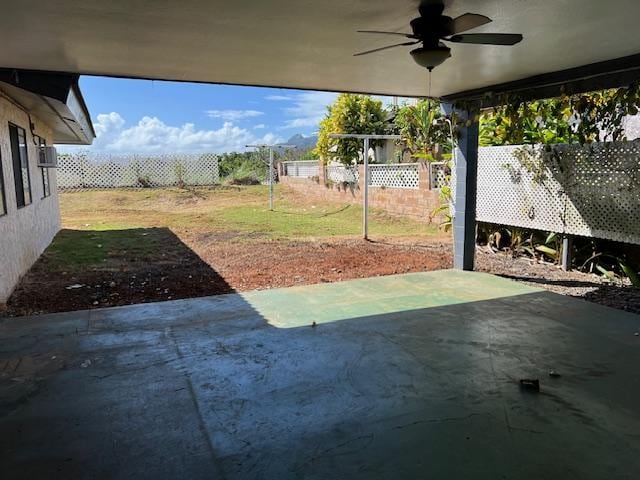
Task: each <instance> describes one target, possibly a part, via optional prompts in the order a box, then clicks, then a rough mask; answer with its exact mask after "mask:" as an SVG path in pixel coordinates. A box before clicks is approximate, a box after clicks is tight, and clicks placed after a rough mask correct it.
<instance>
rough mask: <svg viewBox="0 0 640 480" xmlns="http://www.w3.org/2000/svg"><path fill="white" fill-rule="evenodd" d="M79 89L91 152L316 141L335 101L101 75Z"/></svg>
mask: <svg viewBox="0 0 640 480" xmlns="http://www.w3.org/2000/svg"><path fill="white" fill-rule="evenodd" d="M80 88H81V90H82V93H83V95H84V98H85V101H86V103H87V106H88V108H89V111H90V113H91V118H92V120H93V123H94V126H95V129H96V133H97V136H98V137H97V138H96V140H95V141H94V144H93V145H92V146H91V147H90V149H91V150H95V151H101V152H112V153H124V152H158V153H160V152H162V153H167V152H176V151H213V152H225V151H234V150H235V151H237V150H243V149H244V145H246V144H247V143H256V142H265V143H274V142H283V141H286V140H287V139H288V138H290V137H291V136H292V135H294V134H296V133H301V134H304V135H312V134H314V133H315V132H316V131H317V129H318V122H319V121H320V119H321V118H322V117H323V116H324V114H325V112H326V106H327V105H328V104H330V103H331V102H332V101H333V100H334V99H335V97H336V94H334V93H329V92H308V91H300V90H284V89H276V88H257V87H237V86H227V85H205V84H194V83H179V82H161V81H150V80H131V79H117V78H103V77H81V78H80ZM86 148H87V147H83V149H86ZM58 149H59V150H61V151H65V150H69V147H65V146H59V148H58ZM74 149H75V147H74Z"/></svg>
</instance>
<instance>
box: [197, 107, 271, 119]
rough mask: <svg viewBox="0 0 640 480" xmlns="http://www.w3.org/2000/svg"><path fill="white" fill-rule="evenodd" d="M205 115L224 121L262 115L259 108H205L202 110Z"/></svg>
mask: <svg viewBox="0 0 640 480" xmlns="http://www.w3.org/2000/svg"><path fill="white" fill-rule="evenodd" d="M204 113H205V114H206V115H207V117H211V118H221V119H222V120H224V121H226V122H237V121H238V120H242V119H243V118H254V117H259V116H260V115H264V112H261V111H259V110H206V111H205V112H204Z"/></svg>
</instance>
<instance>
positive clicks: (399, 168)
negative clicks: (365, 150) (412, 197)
mask: <svg viewBox="0 0 640 480" xmlns="http://www.w3.org/2000/svg"><path fill="white" fill-rule="evenodd" d="M419 169H420V164H418V163H395V164H386V165H369V186H371V187H388V188H418V187H419V186H420V170H419Z"/></svg>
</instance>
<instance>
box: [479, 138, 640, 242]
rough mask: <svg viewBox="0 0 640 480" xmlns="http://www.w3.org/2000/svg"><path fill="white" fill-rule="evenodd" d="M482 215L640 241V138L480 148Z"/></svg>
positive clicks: (536, 226)
mask: <svg viewBox="0 0 640 480" xmlns="http://www.w3.org/2000/svg"><path fill="white" fill-rule="evenodd" d="M476 218H477V220H479V221H483V222H491V223H498V224H504V225H514V226H519V227H523V228H533V229H540V230H548V231H554V232H559V233H566V234H570V235H582V236H590V237H596V238H605V239H610V240H617V241H622V242H629V243H640V144H638V143H633V142H618V143H597V144H592V145H590V146H585V147H581V146H578V145H558V146H554V147H553V148H552V149H551V151H550V152H547V151H546V150H544V149H542V148H541V147H526V149H523V147H522V146H507V147H487V148H481V149H480V150H479V154H478V199H477V216H476Z"/></svg>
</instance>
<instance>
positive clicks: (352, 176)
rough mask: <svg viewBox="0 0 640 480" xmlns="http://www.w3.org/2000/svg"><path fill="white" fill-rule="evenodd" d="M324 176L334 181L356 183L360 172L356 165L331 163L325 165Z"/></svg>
mask: <svg viewBox="0 0 640 480" xmlns="http://www.w3.org/2000/svg"><path fill="white" fill-rule="evenodd" d="M325 178H326V179H328V180H331V181H332V182H335V183H345V182H346V183H358V180H359V179H360V173H359V172H358V167H357V166H356V165H349V166H347V165H342V164H335V163H332V164H329V165H327V166H326V167H325Z"/></svg>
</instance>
